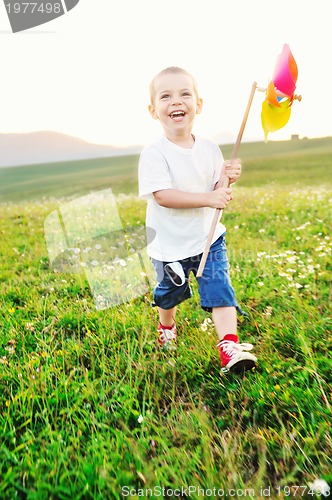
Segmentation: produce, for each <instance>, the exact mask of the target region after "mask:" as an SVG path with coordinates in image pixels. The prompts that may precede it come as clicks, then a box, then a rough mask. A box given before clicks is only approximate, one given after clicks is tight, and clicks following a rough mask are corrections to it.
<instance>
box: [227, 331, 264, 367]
mask: <svg viewBox="0 0 332 500" xmlns="http://www.w3.org/2000/svg"><path fill="white" fill-rule="evenodd" d="M217 347H218V348H219V353H220V359H221V370H222V371H223V372H224V373H225V372H228V371H232V372H236V373H240V372H244V371H245V370H251V369H252V368H254V367H255V366H256V361H257V358H256V356H254V355H253V354H251V353H249V352H247V351H251V349H252V348H253V345H252V344H247V343H242V344H239V338H238V336H237V335H233V334H228V335H225V337H224V338H223V339H222V340H221V341H220V342H219V343H218V344H217Z"/></svg>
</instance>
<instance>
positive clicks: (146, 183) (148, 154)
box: [138, 146, 173, 199]
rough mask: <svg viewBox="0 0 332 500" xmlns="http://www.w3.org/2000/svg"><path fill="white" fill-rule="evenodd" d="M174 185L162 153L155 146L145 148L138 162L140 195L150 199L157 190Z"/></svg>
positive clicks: (170, 187)
mask: <svg viewBox="0 0 332 500" xmlns="http://www.w3.org/2000/svg"><path fill="white" fill-rule="evenodd" d="M172 187H173V186H172V177H171V174H170V172H169V168H168V166H167V162H166V159H165V157H164V156H163V155H162V153H161V152H160V151H159V150H158V149H157V148H156V147H153V146H150V147H149V148H146V149H143V151H142V152H141V155H140V159H139V164H138V196H139V197H140V198H147V199H149V198H152V196H153V193H154V192H155V191H160V190H162V189H172Z"/></svg>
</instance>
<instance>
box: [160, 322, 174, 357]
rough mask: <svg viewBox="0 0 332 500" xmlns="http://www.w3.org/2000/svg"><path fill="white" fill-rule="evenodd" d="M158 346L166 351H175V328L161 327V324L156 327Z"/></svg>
mask: <svg viewBox="0 0 332 500" xmlns="http://www.w3.org/2000/svg"><path fill="white" fill-rule="evenodd" d="M158 334H159V337H158V344H159V345H160V347H162V348H163V349H165V350H167V351H175V350H176V326H175V323H174V325H173V326H163V325H162V324H161V323H159V325H158Z"/></svg>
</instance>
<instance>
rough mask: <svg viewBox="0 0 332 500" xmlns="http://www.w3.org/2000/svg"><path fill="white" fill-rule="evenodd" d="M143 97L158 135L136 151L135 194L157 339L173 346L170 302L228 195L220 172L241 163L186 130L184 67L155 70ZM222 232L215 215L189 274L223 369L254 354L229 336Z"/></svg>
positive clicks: (192, 109) (190, 111)
mask: <svg viewBox="0 0 332 500" xmlns="http://www.w3.org/2000/svg"><path fill="white" fill-rule="evenodd" d="M150 99H151V103H150V105H149V111H150V114H151V116H152V118H154V119H156V120H159V121H160V123H161V126H162V128H163V130H164V135H163V136H162V137H161V138H160V140H158V141H157V142H156V143H155V144H153V145H151V146H148V147H146V148H145V149H144V150H143V151H142V153H141V156H140V161H139V196H140V197H142V198H146V199H148V206H147V214H146V226H147V228H148V233H153V234H154V238H153V239H152V238H150V240H151V241H148V250H147V251H148V255H149V257H150V258H151V260H152V262H153V265H154V267H155V270H156V273H157V281H158V283H157V286H156V288H155V290H154V305H157V306H158V310H159V326H158V334H159V338H158V342H159V345H160V346H161V347H164V348H166V349H175V348H176V324H175V314H176V307H177V305H178V304H180V303H181V302H183V301H184V300H186V299H187V298H189V297H190V296H191V290H190V286H189V273H190V271H192V272H193V273H194V275H195V276H196V273H197V270H198V266H199V262H200V258H201V256H202V252H203V250H204V247H205V242H206V240H207V237H208V233H209V229H210V226H211V223H212V219H213V216H214V212H215V210H214V209H216V208H220V209H224V208H225V207H226V206H227V204H228V203H229V201H230V200H231V189H230V188H223V187H220V186H222V180H223V178H224V176H225V175H227V176H228V177H229V179H230V183H233V182H235V181H236V180H237V179H238V178H239V176H240V173H241V165H240V162H239V161H238V160H235V161H234V162H230V161H228V162H224V161H223V157H222V154H221V152H220V149H219V147H218V146H217V145H216V144H214V143H212V142H211V141H208V140H206V139H203V138H201V137H196V136H194V135H193V134H192V129H193V125H194V121H195V117H196V114H199V113H200V112H201V111H202V104H203V101H202V99H201V98H200V97H199V96H198V92H197V85H196V82H195V80H194V78H193V76H192V75H191V74H190V73H188V72H187V71H185V70H183V69H182V68H178V67H169V68H166V69H164V70H162V71H161V72H160V73H158V75H156V76H155V78H154V79H153V80H152V82H151V85H150ZM149 230H150V231H149ZM151 230H152V231H151ZM225 232H226V228H225V226H224V225H223V224H221V223H220V222H219V223H218V224H217V227H216V230H215V233H214V237H213V239H212V244H211V248H210V252H209V256H208V259H207V263H206V266H205V269H204V272H203V275H202V277H201V278H198V280H197V281H198V288H199V294H200V299H201V306H202V308H203V309H204V310H207V311H212V317H213V321H214V325H215V328H216V331H217V334H218V338H219V343H218V344H217V345H218V348H219V352H220V358H221V365H222V369H223V371H228V370H232V371H243V370H246V369H251V368H253V367H254V366H255V364H256V357H255V356H254V355H253V354H251V353H249V352H247V351H249V350H251V349H252V347H253V346H252V345H251V344H240V343H239V339H238V336H237V318H236V309H239V307H238V304H237V302H236V298H235V293H234V290H233V288H232V286H231V283H230V280H229V274H228V269H229V264H228V259H227V253H226V245H225Z"/></svg>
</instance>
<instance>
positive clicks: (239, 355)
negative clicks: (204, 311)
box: [212, 307, 257, 371]
mask: <svg viewBox="0 0 332 500" xmlns="http://www.w3.org/2000/svg"><path fill="white" fill-rule="evenodd" d="M212 317H213V322H214V325H215V327H216V330H217V334H218V338H219V343H218V347H219V353H220V359H221V366H222V369H223V371H228V370H233V371H244V370H248V369H249V370H250V369H251V368H253V367H254V366H255V364H256V361H257V360H256V356H254V355H253V354H251V353H250V352H247V351H250V350H251V349H252V347H253V346H252V345H251V344H246V343H244V344H240V343H239V338H238V336H237V318H236V308H235V307H214V308H213V309H212Z"/></svg>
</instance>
